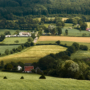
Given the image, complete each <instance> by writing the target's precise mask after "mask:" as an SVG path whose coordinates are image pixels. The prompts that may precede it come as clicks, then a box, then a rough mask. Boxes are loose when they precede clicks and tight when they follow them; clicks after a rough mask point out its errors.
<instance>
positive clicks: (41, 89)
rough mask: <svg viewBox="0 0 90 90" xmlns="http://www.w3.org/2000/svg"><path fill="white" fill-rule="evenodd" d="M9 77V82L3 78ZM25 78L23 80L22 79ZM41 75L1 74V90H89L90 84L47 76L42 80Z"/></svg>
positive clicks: (84, 81)
mask: <svg viewBox="0 0 90 90" xmlns="http://www.w3.org/2000/svg"><path fill="white" fill-rule="evenodd" d="M4 76H7V78H8V79H7V80H4V79H3V77H4ZM21 76H24V79H23V80H20V77H21ZM39 77H40V75H37V74H23V73H9V72H0V81H1V82H0V90H89V89H90V82H89V81H87V80H75V79H68V78H67V79H66V78H55V77H50V76H46V79H45V80H44V79H43V80H40V79H39Z"/></svg>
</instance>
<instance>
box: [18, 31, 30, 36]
mask: <svg viewBox="0 0 90 90" xmlns="http://www.w3.org/2000/svg"><path fill="white" fill-rule="evenodd" d="M19 36H31V34H30V33H29V32H20V33H19Z"/></svg>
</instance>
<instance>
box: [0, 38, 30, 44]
mask: <svg viewBox="0 0 90 90" xmlns="http://www.w3.org/2000/svg"><path fill="white" fill-rule="evenodd" d="M28 38H29V37H10V38H9V37H8V38H5V39H4V41H2V42H0V43H3V44H23V43H25V42H27V39H28ZM16 40H18V41H19V42H18V43H16V42H15V41H16Z"/></svg>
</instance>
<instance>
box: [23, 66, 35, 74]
mask: <svg viewBox="0 0 90 90" xmlns="http://www.w3.org/2000/svg"><path fill="white" fill-rule="evenodd" d="M33 69H34V66H24V72H28V73H29V72H32V70H33Z"/></svg>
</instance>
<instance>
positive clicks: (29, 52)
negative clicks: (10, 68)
mask: <svg viewBox="0 0 90 90" xmlns="http://www.w3.org/2000/svg"><path fill="white" fill-rule="evenodd" d="M65 50H66V48H65V47H62V46H58V45H39V46H33V47H29V48H27V49H25V50H23V51H22V52H19V53H15V54H12V55H8V56H4V57H0V61H1V60H4V62H5V63H7V62H11V61H14V62H19V61H21V62H23V63H32V62H37V61H38V60H39V59H40V58H42V57H44V56H46V55H48V54H50V53H54V54H55V53H58V52H60V51H65Z"/></svg>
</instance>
